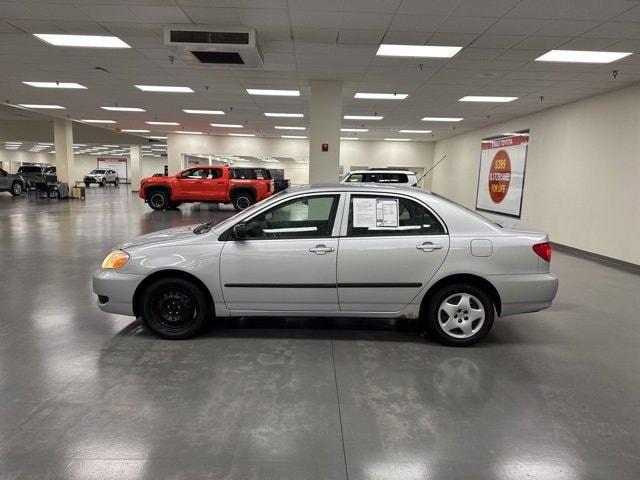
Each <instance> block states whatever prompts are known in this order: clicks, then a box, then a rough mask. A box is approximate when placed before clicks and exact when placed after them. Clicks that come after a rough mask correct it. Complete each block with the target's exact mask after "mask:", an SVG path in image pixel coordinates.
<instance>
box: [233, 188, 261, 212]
mask: <svg viewBox="0 0 640 480" xmlns="http://www.w3.org/2000/svg"><path fill="white" fill-rule="evenodd" d="M231 202H232V203H233V208H235V209H236V212H240V211H242V210H244V209H245V208H249V207H250V206H251V205H253V204H254V203H255V199H254V198H253V194H251V193H249V192H237V193H234V194H233V196H232V197H231Z"/></svg>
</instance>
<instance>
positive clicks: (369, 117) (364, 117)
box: [343, 115, 384, 120]
mask: <svg viewBox="0 0 640 480" xmlns="http://www.w3.org/2000/svg"><path fill="white" fill-rule="evenodd" d="M343 118H344V119H345V120H382V119H383V118H384V117H383V116H381V115H345V116H344V117H343Z"/></svg>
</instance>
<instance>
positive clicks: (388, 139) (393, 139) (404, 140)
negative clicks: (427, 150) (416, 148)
mask: <svg viewBox="0 0 640 480" xmlns="http://www.w3.org/2000/svg"><path fill="white" fill-rule="evenodd" d="M384 141H385V142H410V141H411V139H410V138H385V139H384Z"/></svg>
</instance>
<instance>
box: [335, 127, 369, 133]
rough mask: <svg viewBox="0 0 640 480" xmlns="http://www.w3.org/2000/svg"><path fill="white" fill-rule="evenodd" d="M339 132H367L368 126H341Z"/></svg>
mask: <svg viewBox="0 0 640 480" xmlns="http://www.w3.org/2000/svg"><path fill="white" fill-rule="evenodd" d="M340 131H341V132H368V131H369V129H368V128H341V129H340Z"/></svg>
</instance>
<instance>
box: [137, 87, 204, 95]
mask: <svg viewBox="0 0 640 480" xmlns="http://www.w3.org/2000/svg"><path fill="white" fill-rule="evenodd" d="M134 87H136V88H137V89H138V90H142V91H143V92H165V93H193V90H192V89H191V87H171V86H163V85H134Z"/></svg>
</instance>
